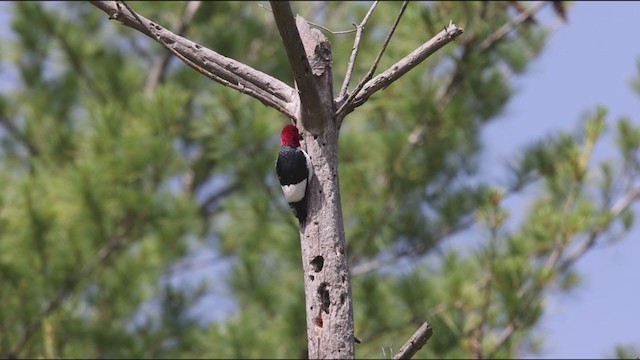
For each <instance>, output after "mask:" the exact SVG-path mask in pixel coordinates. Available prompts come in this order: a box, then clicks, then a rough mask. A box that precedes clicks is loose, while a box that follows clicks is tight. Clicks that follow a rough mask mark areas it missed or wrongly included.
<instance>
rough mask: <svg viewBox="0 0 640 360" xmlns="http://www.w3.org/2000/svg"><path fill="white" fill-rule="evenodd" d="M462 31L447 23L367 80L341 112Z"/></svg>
mask: <svg viewBox="0 0 640 360" xmlns="http://www.w3.org/2000/svg"><path fill="white" fill-rule="evenodd" d="M463 32H464V29H463V28H461V27H458V26H457V25H455V24H453V23H452V24H449V26H448V27H447V28H445V29H444V30H442V31H441V32H440V33H438V35H436V36H434V37H433V38H432V39H431V40H429V41H427V42H426V43H424V44H422V45H421V46H420V47H419V48H417V49H415V50H414V51H413V52H412V53H411V54H409V55H407V56H405V57H404V58H402V59H401V60H400V61H398V62H396V63H395V64H393V65H391V67H389V68H388V69H387V70H385V71H384V72H382V73H381V74H380V75H378V76H376V77H374V78H373V79H371V80H369V81H368V82H367V83H366V84H365V85H364V87H363V88H362V91H361V92H360V93H359V94H358V95H357V96H356V97H355V100H354V101H353V103H352V104H351V105H349V106H348V107H345V108H344V110H342V112H341V114H342V115H343V116H344V115H346V114H348V113H350V112H351V111H353V109H355V108H356V107H358V106H360V105H362V104H364V103H365V102H366V101H367V99H369V97H370V96H371V95H373V94H374V93H375V92H377V91H378V90H380V89H384V88H386V87H387V86H389V85H391V84H392V83H393V82H394V81H396V80H398V79H399V78H400V77H401V76H402V75H404V74H406V73H407V72H408V71H409V70H411V69H413V68H414V67H416V66H417V65H418V64H420V63H421V62H423V61H424V60H425V59H427V58H428V57H429V56H431V55H432V54H433V53H435V52H436V51H438V50H439V49H441V48H442V47H443V46H445V45H446V44H448V43H450V42H451V41H453V40H455V39H456V38H457V37H458V36H460V35H462V33H463Z"/></svg>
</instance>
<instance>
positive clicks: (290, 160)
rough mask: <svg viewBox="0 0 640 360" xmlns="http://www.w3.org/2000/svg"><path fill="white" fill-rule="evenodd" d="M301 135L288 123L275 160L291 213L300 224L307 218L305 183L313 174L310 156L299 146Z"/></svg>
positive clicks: (282, 134) (307, 182)
mask: <svg viewBox="0 0 640 360" xmlns="http://www.w3.org/2000/svg"><path fill="white" fill-rule="evenodd" d="M300 140H302V136H301V135H300V133H299V132H298V129H297V128H296V127H295V126H293V125H291V124H289V125H287V126H285V127H284V129H282V133H281V134H280V153H279V154H278V160H276V173H277V174H278V180H280V186H282V191H283V192H284V197H285V198H286V199H287V202H288V203H289V206H290V207H291V209H292V210H293V214H294V215H295V216H296V217H297V218H298V221H299V222H300V225H304V223H305V221H306V220H307V185H308V184H309V182H310V181H311V177H312V176H313V167H312V166H311V158H310V157H309V155H308V154H307V153H306V152H305V151H304V150H302V149H301V148H300Z"/></svg>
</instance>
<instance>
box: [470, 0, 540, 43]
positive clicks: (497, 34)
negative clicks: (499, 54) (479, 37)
mask: <svg viewBox="0 0 640 360" xmlns="http://www.w3.org/2000/svg"><path fill="white" fill-rule="evenodd" d="M547 3H548V1H538V2H537V3H535V4H533V5H532V6H531V7H529V8H528V9H526V10H525V11H523V12H522V13H520V14H519V15H518V16H516V17H515V18H513V19H512V20H511V21H509V22H508V23H506V24H504V25H502V26H501V27H499V28H498V29H497V30H496V31H494V32H493V33H492V34H491V35H489V37H488V38H486V39H485V40H484V41H483V42H482V43H480V48H479V49H480V52H483V51H485V50H487V49H489V48H491V47H493V46H494V45H495V44H496V43H498V41H500V40H501V39H502V38H503V37H505V36H506V35H507V34H508V33H510V32H511V31H512V30H513V29H515V28H516V27H518V26H519V25H520V24H522V23H523V22H525V21H527V20H528V19H531V18H533V16H534V15H535V14H536V13H537V12H538V11H539V10H540V9H542V8H543V7H544V6H545V5H546V4H547Z"/></svg>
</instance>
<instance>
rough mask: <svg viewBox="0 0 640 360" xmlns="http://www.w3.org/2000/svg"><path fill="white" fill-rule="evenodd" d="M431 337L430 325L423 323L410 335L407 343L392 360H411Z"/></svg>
mask: <svg viewBox="0 0 640 360" xmlns="http://www.w3.org/2000/svg"><path fill="white" fill-rule="evenodd" d="M431 335H433V329H432V328H431V325H429V324H428V323H427V322H425V323H424V324H422V326H420V328H418V330H416V332H415V333H413V335H411V338H410V339H409V341H407V342H406V343H405V344H404V345H402V347H401V348H400V350H399V351H398V353H397V354H396V355H395V356H394V357H393V358H394V359H411V358H412V357H413V355H415V354H416V353H417V352H418V350H420V349H422V347H423V346H424V344H426V343H427V341H428V340H429V338H430V337H431Z"/></svg>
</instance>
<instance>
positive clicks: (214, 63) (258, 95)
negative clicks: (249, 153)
mask: <svg viewBox="0 0 640 360" xmlns="http://www.w3.org/2000/svg"><path fill="white" fill-rule="evenodd" d="M90 2H91V4H93V5H94V6H96V7H97V8H99V9H100V10H102V11H104V12H105V13H107V14H108V15H109V19H115V20H118V21H119V22H121V23H122V24H123V25H125V26H127V27H130V28H132V29H135V30H137V31H139V32H141V33H143V34H145V35H147V36H149V37H150V38H152V39H154V40H156V41H157V42H158V43H160V44H161V45H162V46H164V47H165V48H167V50H169V51H170V52H171V53H172V54H174V55H175V56H176V57H178V58H179V59H180V60H182V61H183V62H184V63H185V64H187V65H189V66H190V67H192V68H193V69H195V70H196V71H198V72H200V73H201V74H203V75H205V76H207V77H209V78H210V79H212V80H214V81H216V82H219V83H221V84H222V85H224V86H227V87H230V88H232V89H234V90H237V91H239V92H241V93H244V94H247V95H249V96H251V97H253V98H255V99H257V100H259V101H261V102H262V103H263V104H265V105H266V106H270V107H272V108H274V109H276V110H278V111H279V112H281V113H283V114H285V115H286V116H288V117H290V118H295V111H294V109H295V107H296V102H297V98H296V96H295V91H294V90H293V89H292V88H291V87H290V86H288V85H286V84H285V83H283V82H282V81H280V80H278V79H276V78H273V77H271V76H270V75H267V74H265V73H263V72H261V71H258V70H256V69H253V68H252V67H250V66H248V65H245V64H243V63H241V62H239V61H236V60H234V59H231V58H228V57H225V56H222V55H220V54H218V53H216V52H215V51H213V50H210V49H208V48H206V47H204V46H202V45H200V44H197V43H195V42H193V41H191V40H188V39H186V38H183V37H182V36H179V35H176V34H174V33H172V32H171V31H169V30H167V29H165V28H163V27H162V26H160V25H159V24H157V23H154V22H152V21H150V20H149V19H147V18H145V17H144V16H142V15H139V14H138V13H136V12H135V11H133V9H131V7H130V6H129V5H128V4H127V3H126V2H124V1H90Z"/></svg>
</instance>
